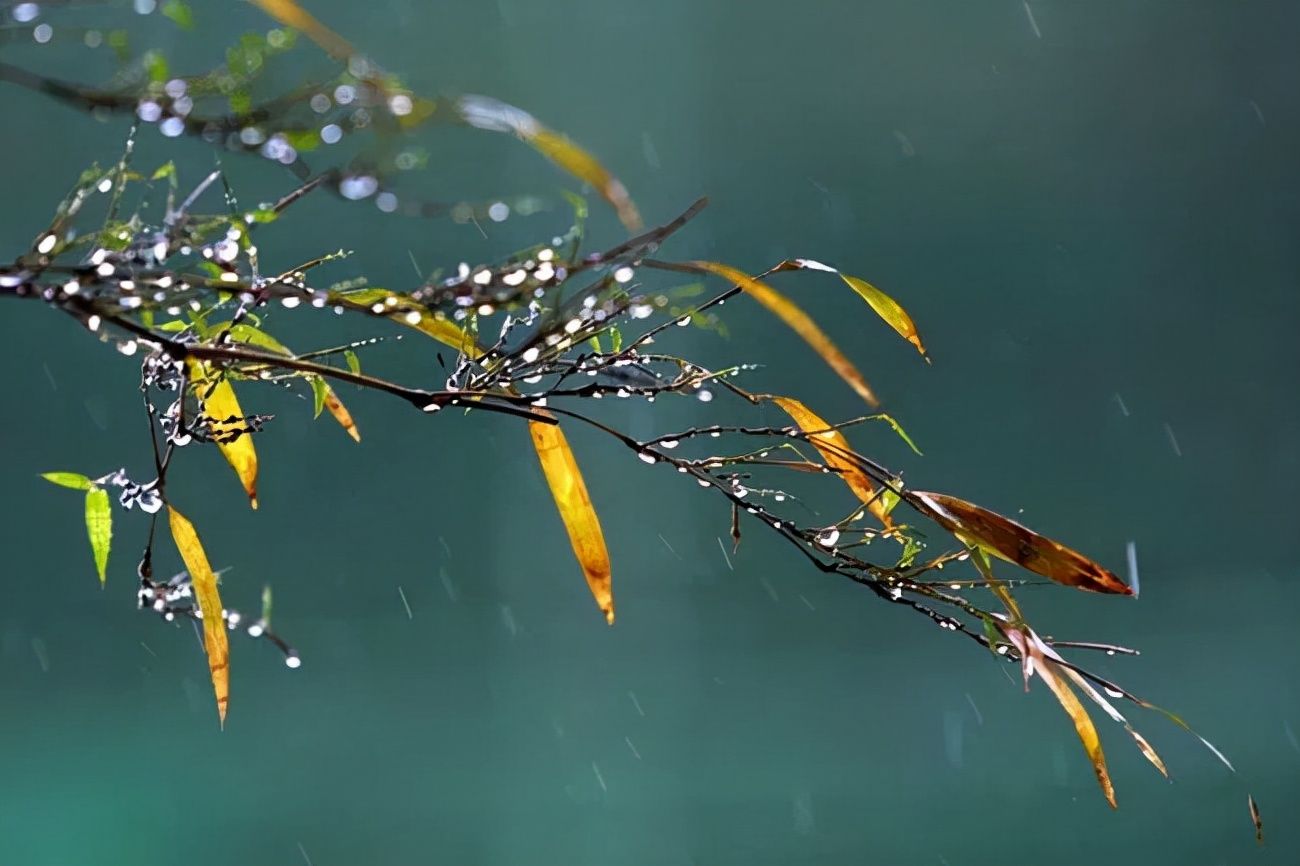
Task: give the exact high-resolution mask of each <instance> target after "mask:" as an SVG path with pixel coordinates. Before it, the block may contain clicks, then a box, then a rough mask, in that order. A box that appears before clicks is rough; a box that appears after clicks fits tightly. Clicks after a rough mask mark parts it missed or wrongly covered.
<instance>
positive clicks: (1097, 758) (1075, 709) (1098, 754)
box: [1034, 654, 1116, 809]
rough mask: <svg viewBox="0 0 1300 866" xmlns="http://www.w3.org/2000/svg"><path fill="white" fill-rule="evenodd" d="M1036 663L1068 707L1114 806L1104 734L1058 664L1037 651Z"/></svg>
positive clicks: (1043, 676)
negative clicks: (1061, 675) (1058, 668)
mask: <svg viewBox="0 0 1300 866" xmlns="http://www.w3.org/2000/svg"><path fill="white" fill-rule="evenodd" d="M1034 667H1035V668H1036V669H1037V671H1038V673H1039V675H1040V676H1042V678H1043V682H1045V683H1047V687H1048V688H1050V689H1051V690H1052V694H1054V695H1056V699H1057V700H1058V701H1059V702H1060V704H1061V707H1062V708H1063V709H1064V710H1065V712H1066V715H1068V716H1069V717H1070V719H1071V721H1073V722H1074V730H1075V732H1076V733H1078V735H1079V741H1080V742H1081V743H1083V750H1084V751H1085V752H1087V753H1088V760H1090V761H1091V762H1092V769H1093V772H1095V773H1096V774H1097V783H1098V784H1099V785H1101V791H1102V793H1103V794H1105V795H1106V802H1107V803H1110V807H1111V808H1112V809H1114V808H1116V806H1115V786H1114V785H1112V784H1111V782H1110V773H1109V772H1108V771H1107V769H1106V756H1105V755H1104V754H1103V753H1102V750H1101V738H1100V737H1099V736H1097V727H1096V726H1095V725H1093V723H1092V717H1091V716H1089V715H1088V711H1087V710H1086V709H1084V707H1083V704H1082V703H1081V702H1080V701H1079V696H1078V695H1076V694H1075V693H1074V689H1072V688H1070V684H1069V683H1067V682H1066V681H1065V680H1063V679H1061V678H1060V677H1059V676H1057V674H1056V665H1055V664H1054V663H1053V662H1050V661H1048V660H1047V659H1045V658H1043V656H1042V655H1041V654H1038V655H1037V656H1036V657H1035V658H1034Z"/></svg>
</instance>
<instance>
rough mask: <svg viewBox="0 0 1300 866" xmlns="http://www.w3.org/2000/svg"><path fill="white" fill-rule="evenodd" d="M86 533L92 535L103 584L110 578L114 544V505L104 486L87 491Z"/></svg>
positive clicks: (96, 567)
mask: <svg viewBox="0 0 1300 866" xmlns="http://www.w3.org/2000/svg"><path fill="white" fill-rule="evenodd" d="M86 534H87V535H89V536H90V550H91V552H92V553H93V554H94V555H95V571H96V572H98V574H99V582H100V584H101V585H102V584H103V583H104V581H105V580H107V579H108V552H109V550H110V549H111V548H112V546H113V507H112V505H111V504H110V503H109V501H108V491H107V490H105V489H104V488H102V487H92V488H91V489H90V490H87V491H86Z"/></svg>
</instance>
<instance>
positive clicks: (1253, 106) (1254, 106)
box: [1250, 99, 1264, 126]
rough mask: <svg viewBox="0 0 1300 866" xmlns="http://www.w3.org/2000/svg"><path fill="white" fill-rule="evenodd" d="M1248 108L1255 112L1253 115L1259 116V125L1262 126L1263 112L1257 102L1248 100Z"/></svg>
mask: <svg viewBox="0 0 1300 866" xmlns="http://www.w3.org/2000/svg"><path fill="white" fill-rule="evenodd" d="M1250 109H1251V111H1253V112H1255V117H1257V118H1259V125H1260V126H1263V125H1264V112H1262V111H1260V110H1259V103H1258V102H1256V101H1255V100H1253V99H1252V100H1250Z"/></svg>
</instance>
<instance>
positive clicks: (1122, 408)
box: [1115, 391, 1129, 418]
mask: <svg viewBox="0 0 1300 866" xmlns="http://www.w3.org/2000/svg"><path fill="white" fill-rule="evenodd" d="M1115 402H1116V403H1118V404H1119V411H1120V412H1122V413H1124V417H1125V418H1127V417H1128V416H1129V411H1128V404H1127V403H1125V402H1124V398H1123V397H1121V396H1120V395H1119V392H1118V391H1116V392H1115Z"/></svg>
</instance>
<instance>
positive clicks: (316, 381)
mask: <svg viewBox="0 0 1300 866" xmlns="http://www.w3.org/2000/svg"><path fill="white" fill-rule="evenodd" d="M329 392H330V386H329V385H326V384H325V380H324V379H322V378H321V377H320V376H312V377H311V394H312V398H313V399H314V400H315V401H316V406H315V414H313V415H312V417H313V418H319V417H320V413H321V412H322V411H323V410H324V409H325V398H326V397H328V396H329Z"/></svg>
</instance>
